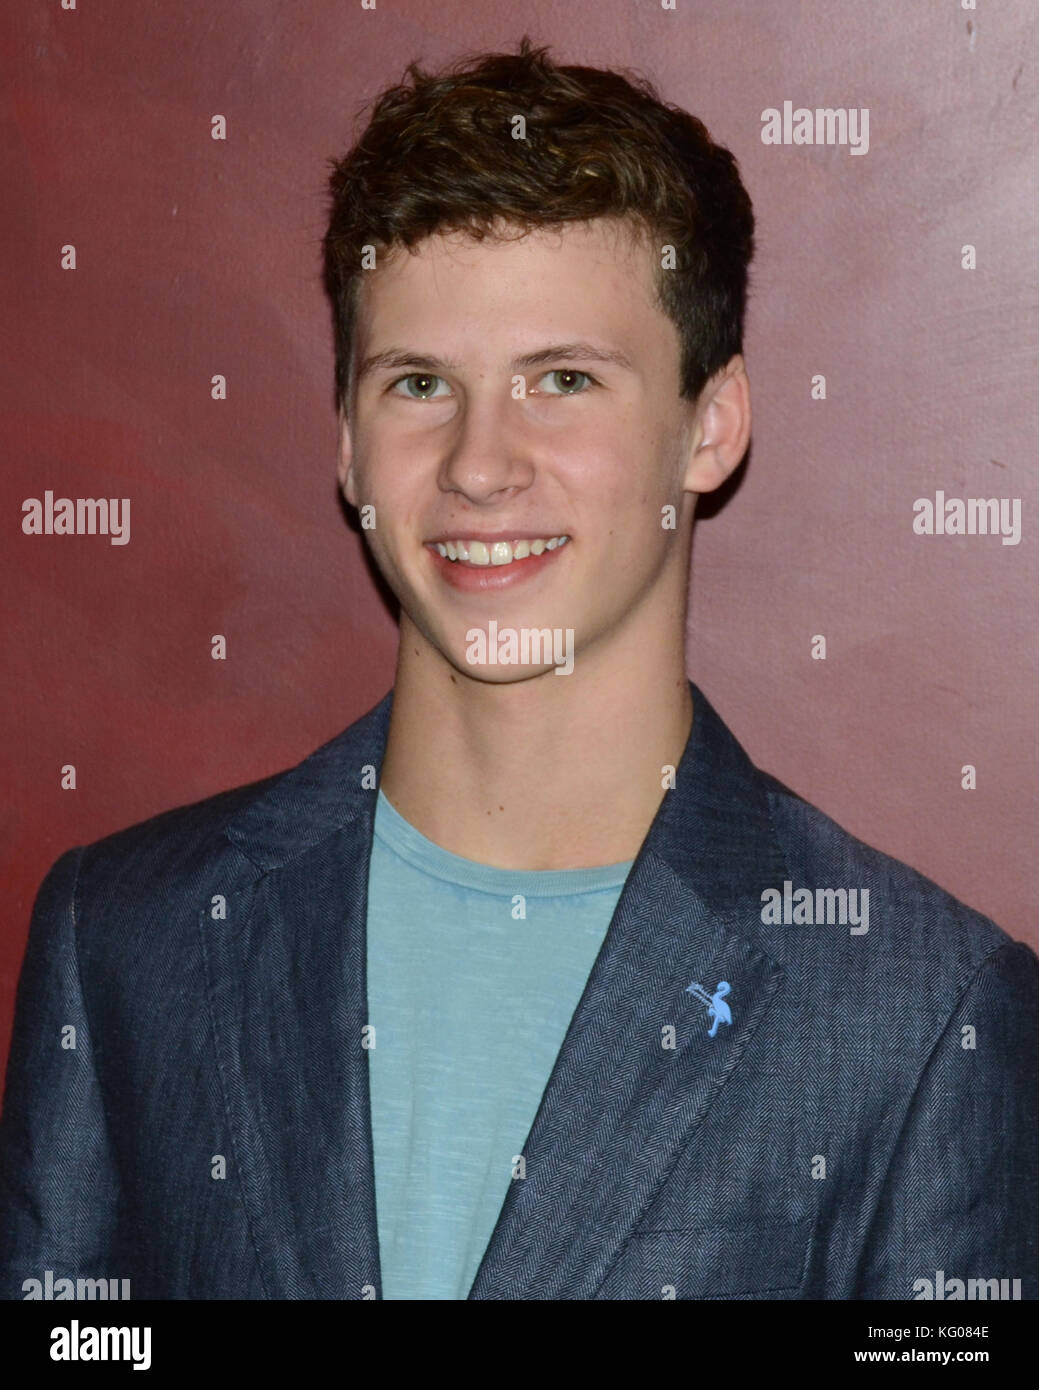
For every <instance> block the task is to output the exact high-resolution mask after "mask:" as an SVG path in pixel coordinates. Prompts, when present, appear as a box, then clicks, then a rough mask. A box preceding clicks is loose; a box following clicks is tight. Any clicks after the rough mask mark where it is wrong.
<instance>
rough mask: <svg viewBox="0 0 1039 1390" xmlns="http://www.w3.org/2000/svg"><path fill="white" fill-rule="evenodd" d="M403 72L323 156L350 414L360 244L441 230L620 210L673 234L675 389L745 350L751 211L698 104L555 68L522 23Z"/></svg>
mask: <svg viewBox="0 0 1039 1390" xmlns="http://www.w3.org/2000/svg"><path fill="white" fill-rule="evenodd" d="M405 77H406V78H407V79H408V80H407V81H405V80H402V81H401V82H400V83H398V84H396V85H394V86H392V87H389V88H387V89H386V90H385V91H384V92H382V94H381V95H380V96H378V97H377V98H376V99H375V102H374V105H373V111H372V115H371V118H370V120H369V123H368V125H367V127H366V128H365V130H364V131H363V133H362V134H361V136H360V138H359V139H358V140H357V142H356V144H355V145H354V146H353V148H352V149H351V150H350V151H349V152H348V153H347V154H346V155H344V156H343V157H342V158H341V159H338V160H337V159H332V160H330V161H329V163H330V164H331V166H332V173H331V176H330V178H329V190H330V193H331V210H330V214H329V221H328V229H327V231H326V233H325V236H324V240H323V252H324V276H325V287H326V289H327V291H328V295H329V298H330V300H331V303H332V311H333V322H334V332H335V353H336V394H337V397H338V400H339V404H340V405H341V407H342V408H343V410H344V411H345V410H346V408H347V398H348V393H349V384H350V369H351V348H352V339H353V330H354V321H355V315H356V304H357V287H358V284H359V283H360V277H361V275H362V273H363V268H362V254H363V251H364V248H365V247H369V246H370V247H374V248H376V251H377V252H378V251H380V250H389V249H392V248H396V247H406V248H409V249H410V248H412V247H413V246H415V244H416V243H417V242H419V241H421V240H422V239H423V238H424V237H428V236H430V235H432V234H433V233H435V232H449V231H463V232H465V233H466V234H468V235H470V236H472V238H473V239H474V240H477V241H480V240H482V239H483V238H484V236H487V235H493V236H499V235H504V234H505V232H504V229H505V228H506V227H509V226H512V227H515V228H516V229H517V230H518V234H520V235H522V234H524V233H525V232H526V231H529V230H532V229H534V228H536V227H546V228H555V227H558V226H560V225H561V224H563V223H566V222H575V221H586V220H589V219H592V218H602V217H608V218H618V219H626V220H627V222H628V223H629V225H631V226H634V227H636V228H638V229H640V230H642V231H643V232H644V233H645V234H646V235H647V236H648V238H649V239H650V244H651V245H659V247H660V252H661V259H663V248H664V247H665V246H668V245H670V246H672V247H674V268H673V269H664V268H663V267H661V268H659V269H657V271H656V286H657V294H658V303H659V307H660V308H661V309H662V310H663V312H664V313H665V314H667V315H668V317H669V318H671V319H672V321H673V322H674V323H675V325H676V327H677V328H678V331H679V335H680V337H681V343H682V361H681V394H682V395H683V397H687V398H689V399H695V397H696V396H697V395H698V394H699V392H700V390H701V389H702V387H703V385H704V383H705V382H706V381H707V380H708V378H709V377H711V376H712V375H713V374H714V373H715V372H716V371H718V370H719V369H720V368H721V367H723V366H724V365H725V364H726V362H728V361H729V359H730V358H731V357H732V356H733V355H734V354H735V353H738V352H741V351H742V341H743V314H744V308H745V304H746V295H747V278H748V266H749V263H750V259H751V256H752V255H753V250H754V213H753V209H752V206H751V201H750V197H749V195H748V194H747V191H746V189H745V188H744V186H743V183H742V181H741V179H740V175H739V168H738V166H737V163H736V160H735V158H734V157H733V155H732V154H731V153H730V152H729V151H728V150H727V149H724V148H723V147H722V146H721V145H717V144H715V143H714V141H713V140H712V139H711V137H710V134H709V133H708V131H707V128H706V127H705V126H704V125H703V123H702V122H701V121H699V120H697V118H696V117H695V116H692V115H690V114H689V113H688V112H687V111H683V110H682V109H681V108H680V107H678V106H674V105H672V104H670V103H664V102H662V101H661V100H660V98H659V97H658V95H657V93H656V90H655V89H654V87H653V86H652V84H651V83H650V82H649V81H648V80H646V79H645V78H642V77H639V76H637V75H635V74H631V73H630V72H626V73H624V74H622V73H620V72H615V71H609V70H605V69H600V68H588V67H573V66H569V67H563V66H557V65H556V64H555V63H554V62H553V61H552V60H551V59H550V58H549V57H548V48H547V47H541V48H535V47H534V46H533V45H532V44H531V41H530V39H529V38H527V37H526V36H525V37H524V38H523V39H522V40H521V41H520V45H519V51H518V52H517V53H516V54H508V53H490V54H483V55H479V56H476V57H473V56H469V57H467V58H462V59H459V60H458V62H456V63H455V64H454V65H453V66H452V67H450V68H448V69H447V70H446V71H444V72H442V73H440V74H431V73H428V72H424V71H423V70H422V69H421V68H420V67H419V66H418V64H417V63H414V62H413V63H409V64H408V66H407V68H406V69H405ZM517 116H522V117H523V119H524V122H525V127H526V128H525V132H524V138H518V139H517V138H514V132H515V131H516V130H517V128H518V127H517V122H516V117H517ZM658 264H659V263H658Z"/></svg>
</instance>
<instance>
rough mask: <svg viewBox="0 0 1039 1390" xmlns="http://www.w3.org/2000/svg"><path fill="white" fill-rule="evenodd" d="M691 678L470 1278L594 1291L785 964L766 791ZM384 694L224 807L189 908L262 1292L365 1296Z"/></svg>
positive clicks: (782, 872)
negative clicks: (686, 731)
mask: <svg viewBox="0 0 1039 1390" xmlns="http://www.w3.org/2000/svg"><path fill="white" fill-rule="evenodd" d="M690 689H691V692H692V695H693V701H694V720H693V729H692V732H691V734H690V738H689V742H688V744H687V746H686V749H685V753H684V756H683V758H682V761H681V763H680V764H679V767H678V769H677V776H676V787H675V789H674V790H673V791H670V792H668V793H667V794H666V796H665V798H664V800H663V802H662V804H661V807H660V810H659V811H658V813H657V816H656V818H655V819H654V821H653V824H652V826H651V827H650V830H649V833H648V835H647V837H646V840H645V841H644V843H643V845H642V848H641V850H640V852H639V854H638V856H637V858H636V861H635V864H634V865H633V868H632V871H631V874H630V875H629V877H628V881H627V882H626V884H625V886H624V890H623V892H622V893H621V896H620V899H619V901H618V904H617V908H616V911H615V913H614V916H613V920H612V922H611V924H610V928H609V930H608V932H607V934H606V938H605V940H604V942H603V945H602V948H601V950H600V952H599V955H598V957H597V959H596V962H595V965H594V967H593V969H592V971H591V974H590V976H589V979H588V982H587V984H586V986H585V989H584V992H583V994H582V996H581V1000H580V1002H579V1004H578V1006H577V1009H576V1010H575V1013H574V1015H573V1018H572V1019H571V1022H570V1026H569V1029H568V1031H567V1034H566V1037H565V1039H564V1042H563V1046H562V1048H561V1050H560V1052H559V1055H558V1057H557V1059H556V1062H555V1065H554V1067H553V1069H552V1073H551V1075H550V1077H549V1080H548V1084H547V1086H546V1088H545V1091H544V1094H543V1096H542V1100H541V1105H540V1107H539V1109H538V1112H537V1115H536V1116H535V1119H534V1123H533V1126H532V1127H531V1131H530V1134H529V1136H528V1137H527V1141H526V1144H525V1145H524V1150H523V1152H524V1157H525V1160H526V1176H525V1178H523V1179H517V1180H515V1181H514V1182H513V1183H512V1185H511V1187H510V1188H509V1191H508V1193H507V1195H506V1198H505V1201H504V1203H503V1206H502V1209H501V1213H500V1215H499V1218H498V1222H497V1225H496V1226H495V1229H494V1233H493V1235H492V1237H491V1240H490V1243H489V1245H488V1247H487V1250H486V1252H485V1254H484V1258H483V1261H482V1263H481V1265H480V1268H479V1270H478V1272H477V1276H476V1279H475V1281H474V1283H473V1286H472V1289H471V1290H470V1293H469V1298H471V1299H557V1298H567V1299H570V1298H572V1299H585V1298H592V1297H594V1295H595V1292H596V1290H597V1288H598V1287H599V1285H600V1284H601V1283H602V1282H603V1280H604V1279H605V1277H606V1274H607V1272H608V1270H609V1268H610V1265H611V1264H612V1263H613V1261H614V1259H615V1258H616V1256H617V1254H618V1253H619V1251H620V1249H621V1247H622V1245H623V1244H624V1242H625V1241H626V1240H627V1239H628V1237H629V1236H630V1234H631V1232H632V1231H633V1230H634V1229H635V1227H636V1226H637V1225H638V1223H639V1221H640V1220H641V1218H642V1216H643V1214H644V1212H645V1211H646V1210H647V1208H648V1206H649V1204H650V1202H651V1201H652V1199H653V1197H654V1195H655V1194H656V1192H657V1191H658V1190H659V1188H660V1186H661V1184H662V1183H663V1182H664V1181H665V1180H666V1177H667V1174H668V1172H669V1171H670V1168H671V1166H672V1164H673V1162H674V1160H675V1159H676V1157H677V1156H678V1154H679V1152H680V1151H681V1149H682V1148H683V1147H684V1146H686V1145H688V1144H690V1143H698V1142H704V1143H709V1142H710V1141H709V1137H708V1136H706V1135H705V1133H704V1131H703V1122H704V1119H705V1116H706V1115H707V1112H708V1109H709V1107H710V1104H711V1101H712V1100H713V1098H714V1097H715V1095H716V1094H717V1093H718V1091H719V1089H720V1088H721V1087H722V1086H724V1085H725V1084H726V1082H727V1081H728V1080H729V1078H730V1077H731V1076H732V1075H733V1073H734V1072H735V1071H736V1070H737V1068H738V1067H739V1066H740V1063H741V1061H742V1059H743V1057H744V1056H745V1054H746V1051H747V1049H748V1047H749V1046H750V1044H751V1041H752V1039H753V1036H754V1032H755V1029H756V1028H757V1027H758V1025H759V1023H760V1021H761V1019H762V1018H763V1017H764V1015H765V1012H766V1010H767V1009H768V1006H769V1003H770V1002H771V1000H772V998H773V996H774V994H775V992H776V989H777V987H778V985H779V983H780V981H781V980H782V975H783V972H782V970H781V968H780V966H779V965H778V964H777V963H776V962H775V961H774V960H772V959H771V958H770V957H769V955H768V954H767V953H766V951H765V950H764V949H763V947H762V946H761V945H760V944H759V941H758V940H757V939H756V937H757V931H756V929H757V928H758V927H760V910H761V896H760V895H761V891H762V889H763V888H765V887H780V888H781V886H782V883H783V880H784V878H786V877H788V875H787V871H786V867H785V865H784V863H783V859H782V855H781V853H780V850H779V847H778V845H777V844H776V842H775V839H774V836H773V833H772V829H771V822H770V820H769V815H768V804H767V799H766V794H765V791H764V789H763V787H762V784H761V782H760V780H758V777H757V774H756V773H755V770H754V768H753V767H752V765H751V764H750V762H749V760H748V759H747V757H746V755H745V754H744V752H743V750H742V749H741V748H740V746H739V744H738V743H737V742H736V740H735V739H734V738H733V736H732V735H731V734H730V733H729V731H728V730H727V729H726V727H725V725H724V724H723V723H722V722H721V720H720V719H719V718H718V716H717V715H716V714H715V712H714V710H713V709H712V708H711V706H710V704H709V703H708V702H707V700H706V698H705V697H704V696H703V695H702V694H701V692H700V691H699V690H698V689H697V687H696V686H695V685H693V684H692V683H690ZM392 699H393V692H392V691H391V692H390V693H389V694H388V695H386V696H385V698H384V699H383V700H382V701H380V703H379V704H378V705H377V706H376V707H375V708H374V709H373V710H371V711H370V712H369V713H368V714H367V715H365V716H364V718H363V719H361V720H359V721H358V722H357V723H355V724H353V725H351V727H350V728H349V729H347V730H346V731H345V732H344V733H343V734H341V735H339V737H338V738H336V739H333V740H332V741H331V742H330V743H328V744H326V745H325V746H324V747H323V748H320V749H318V750H317V752H315V753H314V754H312V755H311V756H310V757H309V758H307V759H306V760H305V761H304V762H302V763H301V764H300V765H299V766H298V767H296V768H293V769H291V770H290V771H289V772H287V773H284V774H282V775H280V776H278V777H276V778H274V779H271V784H270V786H269V788H268V789H267V790H266V791H261V792H260V794H259V795H258V796H257V798H256V799H255V800H254V801H253V802H251V803H250V804H249V805H248V806H247V807H246V808H245V809H244V810H243V811H242V812H241V813H240V814H238V815H237V816H236V817H235V818H234V819H233V820H232V821H231V822H230V824H229V825H228V827H227V830H226V832H225V833H226V836H227V839H228V841H229V842H230V843H229V846H228V856H227V859H226V860H225V862H224V863H222V864H221V866H220V871H219V874H220V876H219V878H218V876H214V877H213V879H212V884H211V887H209V888H208V891H207V893H206V895H205V896H204V898H203V902H204V906H203V907H202V908H201V910H200V913H199V931H200V933H201V937H202V949H203V955H204V959H205V964H206V970H207V977H208V982H209V993H210V1005H211V1012H212V1020H213V1032H214V1040H215V1045H216V1050H217V1057H218V1062H219V1070H220V1079H221V1086H222V1088H223V1093H224V1100H225V1107H226V1112H227V1116H228V1124H229V1132H230V1145H231V1150H232V1155H231V1156H232V1158H233V1163H234V1165H235V1168H236V1170H237V1177H238V1179H239V1181H240V1183H241V1190H242V1194H243V1199H244V1203H245V1208H246V1213H247V1217H248V1220H249V1224H250V1228H251V1233H252V1238H253V1241H254V1243H255V1246H256V1252H257V1258H258V1260H259V1265H260V1270H261V1273H262V1277H263V1282H264V1287H265V1289H266V1291H267V1294H268V1296H269V1297H271V1298H319V1299H343V1298H364V1297H373V1296H375V1297H378V1296H381V1282H380V1271H379V1249H378V1229H377V1224H376V1210H375V1177H374V1163H373V1149H372V1129H371V1108H370V1095H369V1086H368V1058H367V1052H366V1051H365V1050H364V1047H363V1030H364V1027H365V1025H366V1024H367V1022H368V1017H367V1015H368V1005H367V984H366V980H367V907H368V867H369V861H370V857H371V849H372V839H373V827H374V817H375V805H376V793H375V789H374V786H372V785H368V786H365V785H364V784H363V782H362V778H364V780H365V781H367V782H368V783H369V784H370V783H372V782H373V781H374V778H373V777H372V776H371V774H370V773H369V775H368V776H367V777H366V778H365V769H370V770H371V771H374V773H375V774H376V775H377V774H378V772H379V770H380V769H381V766H382V759H383V754H384V751H385V746H386V735H387V731H388V727H389V718H390V711H391V707H392ZM217 895H219V896H220V897H222V898H223V899H224V901H225V902H226V908H225V915H224V916H223V917H221V916H219V914H218V915H217V916H216V917H214V915H213V908H212V906H211V904H212V901H213V898H214V897H215V896H217ZM723 980H724V981H727V982H728V983H729V984H730V986H731V990H730V993H729V995H728V998H727V1002H728V1003H729V1005H730V1008H731V1016H732V1021H731V1023H720V1024H719V1026H718V1028H717V1030H716V1035H715V1036H714V1037H713V1038H712V1037H710V1036H708V1028H709V1017H708V1013H707V1005H706V1004H705V1003H704V1002H701V999H700V998H699V997H698V995H697V994H695V993H690V992H688V990H687V986H688V985H690V984H691V983H694V982H695V983H697V984H698V985H700V986H702V987H703V989H704V990H705V992H706V994H707V995H708V996H709V995H710V994H712V993H713V992H714V991H715V990H716V988H717V986H718V984H719V982H720V981H723ZM672 1027H673V1029H674V1046H673V1047H667V1046H664V1045H663V1042H664V1041H665V1038H666V1036H667V1035H666V1034H665V1033H664V1032H663V1031H662V1030H665V1029H668V1028H672ZM228 1166H229V1170H230V1168H231V1164H230V1163H229V1165H228ZM229 1177H231V1178H233V1177H234V1174H233V1173H231V1172H230V1171H229Z"/></svg>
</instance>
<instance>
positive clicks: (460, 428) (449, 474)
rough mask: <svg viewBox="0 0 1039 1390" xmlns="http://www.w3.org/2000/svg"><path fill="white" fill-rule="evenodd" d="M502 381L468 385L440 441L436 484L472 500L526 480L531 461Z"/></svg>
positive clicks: (519, 418) (520, 422) (476, 501)
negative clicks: (448, 433)
mask: <svg viewBox="0 0 1039 1390" xmlns="http://www.w3.org/2000/svg"><path fill="white" fill-rule="evenodd" d="M518 405H519V402H518V401H514V400H513V399H512V396H511V394H510V391H509V389H508V387H506V388H505V389H504V390H503V389H502V388H501V386H500V384H496V389H495V386H494V385H492V384H491V383H489V382H488V381H483V382H481V383H479V384H478V386H477V387H475V388H473V389H471V390H470V391H469V392H468V393H467V395H466V399H465V404H464V406H463V408H462V409H461V410H460V411H459V414H458V417H457V423H456V427H455V429H454V431H453V433H452V435H451V436H450V438H449V439H448V440H447V441H446V442H445V445H444V456H443V460H442V462H441V466H440V486H441V487H442V488H443V489H444V491H445V492H460V493H461V494H462V495H463V496H464V497H466V498H467V499H468V500H469V501H471V502H473V503H474V504H479V503H485V502H489V501H492V500H493V499H494V498H495V497H497V496H498V495H499V494H503V495H504V494H509V495H511V494H513V493H515V492H517V491H522V490H523V489H524V488H527V487H529V486H530V484H531V481H532V480H533V477H534V463H533V457H532V453H531V450H530V447H529V445H530V441H529V440H528V439H526V436H525V430H524V424H523V419H522V411H520V410H519V409H518Z"/></svg>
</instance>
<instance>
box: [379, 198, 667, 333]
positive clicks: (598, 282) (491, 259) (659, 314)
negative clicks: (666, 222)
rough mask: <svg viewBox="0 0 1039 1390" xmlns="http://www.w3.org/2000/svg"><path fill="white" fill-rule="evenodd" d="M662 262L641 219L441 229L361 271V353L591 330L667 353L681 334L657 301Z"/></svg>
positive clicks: (395, 250)
mask: <svg viewBox="0 0 1039 1390" xmlns="http://www.w3.org/2000/svg"><path fill="white" fill-rule="evenodd" d="M658 265H659V259H658V257H656V256H655V255H654V253H653V249H652V248H651V246H650V244H649V241H648V237H647V234H646V232H645V231H644V229H642V228H641V227H640V226H639V225H638V224H637V223H632V222H628V221H621V220H619V219H612V218H611V219H606V218H600V219H596V220H595V221H592V222H572V223H566V224H563V225H562V226H560V227H554V228H543V227H539V228H536V229H534V230H533V231H529V232H525V233H524V232H522V231H520V230H519V229H511V228H502V229H500V230H499V231H498V232H497V233H495V234H492V235H488V236H487V237H485V238H484V239H483V240H482V241H476V240H474V239H473V238H472V237H470V236H468V235H466V234H464V233H461V232H448V233H437V234H435V235H433V236H430V237H427V238H425V239H424V240H423V241H421V242H419V243H417V244H416V245H415V246H414V247H413V248H412V249H411V250H410V251H409V250H407V249H405V248H399V247H398V248H394V249H393V250H392V251H391V252H389V253H384V254H383V255H381V256H380V257H379V258H378V265H377V268H376V269H375V270H369V271H365V272H363V273H362V276H361V281H360V287H359V291H358V301H357V318H356V333H355V342H354V356H355V359H356V358H357V357H359V356H361V355H363V354H364V353H368V352H372V351H376V352H377V351H380V350H383V349H385V348H386V347H388V346H390V345H391V344H392V345H395V346H396V345H401V346H403V345H407V346H408V347H416V348H423V349H427V350H433V349H434V347H438V348H444V349H447V348H450V350H451V351H455V352H458V351H461V350H462V349H463V348H464V347H466V346H472V345H474V344H476V343H477V342H478V341H479V342H481V343H482V344H483V345H484V347H485V348H486V349H487V350H488V352H490V350H491V349H492V348H494V347H501V348H502V349H504V348H505V347H507V348H508V349H509V351H510V352H511V351H512V350H513V349H515V347H516V346H517V343H518V342H519V341H520V340H522V344H521V345H522V346H530V345H531V344H530V343H528V342H527V339H531V338H533V339H543V340H546V341H564V340H566V339H569V338H577V337H589V336H593V335H594V336H597V337H599V338H602V337H604V336H605V337H606V338H609V339H612V340H615V345H616V346H618V347H621V346H624V347H625V348H630V349H632V350H635V351H640V352H641V353H643V354H644V355H645V354H647V353H649V354H651V353H652V352H653V350H654V349H656V350H658V351H660V352H662V353H671V352H674V351H675V350H676V347H677V343H678V338H677V332H676V330H675V328H674V325H673V324H672V323H671V320H670V319H669V318H667V316H666V315H665V314H664V313H663V311H662V310H661V309H660V307H659V306H658V304H657V301H656V287H655V271H656V267H657V266H658ZM416 339H421V341H416ZM534 345H535V346H536V344H534Z"/></svg>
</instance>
